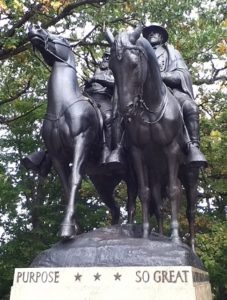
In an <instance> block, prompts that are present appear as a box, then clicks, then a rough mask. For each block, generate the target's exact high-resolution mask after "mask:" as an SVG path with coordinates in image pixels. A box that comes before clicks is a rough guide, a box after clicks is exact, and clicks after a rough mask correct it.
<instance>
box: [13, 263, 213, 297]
mask: <svg viewBox="0 0 227 300" xmlns="http://www.w3.org/2000/svg"><path fill="white" fill-rule="evenodd" d="M31 299H32V300H40V299H42V300H50V299H54V300H62V299H67V300H75V299H77V300H90V299H91V300H106V299H113V300H115V299H118V300H125V299H135V300H137V299H143V300H150V299H152V300H166V299H168V300H182V299H184V300H212V297H211V290H210V284H209V281H208V275H207V273H206V272H204V271H201V270H199V269H195V268H192V267H175V266H173V267H88V268H83V267H78V268H75V267H73V268H30V269H29V268H27V269H16V270H15V275H14V284H13V287H12V290H11V298H10V300H31Z"/></svg>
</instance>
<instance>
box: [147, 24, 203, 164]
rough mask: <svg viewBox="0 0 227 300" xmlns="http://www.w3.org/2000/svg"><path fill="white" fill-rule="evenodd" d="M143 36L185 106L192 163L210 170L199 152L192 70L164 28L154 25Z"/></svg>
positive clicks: (172, 89)
mask: <svg viewBox="0 0 227 300" xmlns="http://www.w3.org/2000/svg"><path fill="white" fill-rule="evenodd" d="M142 33H143V36H144V37H145V38H146V39H147V40H148V41H149V42H150V44H151V45H152V47H153V49H154V52H155V55H156V57H157V60H158V64H159V67H160V71H161V78H162V80H163V82H164V83H165V84H166V86H167V87H168V88H170V90H171V92H172V93H173V95H174V96H175V98H176V99H177V100H178V101H179V104H180V106H181V109H182V113H183V118H184V122H185V125H186V128H185V129H186V130H187V133H188V142H187V148H186V149H185V150H186V152H187V158H188V163H190V164H193V165H197V166H199V167H206V166H207V161H206V159H205V157H204V155H203V154H202V153H201V152H200V150H199V110H198V106H197V104H196V102H195V100H194V94H193V88H192V79H191V75H190V73H189V71H188V68H187V66H186V64H185V62H184V60H183V58H182V56H181V54H180V53H179V51H178V50H176V49H175V48H174V47H173V46H172V45H170V44H168V43H167V41H168V37H169V35H168V32H167V30H166V29H165V28H164V27H163V26H161V25H159V24H152V25H150V26H147V27H145V28H143V31H142Z"/></svg>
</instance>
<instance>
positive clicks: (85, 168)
mask: <svg viewBox="0 0 227 300" xmlns="http://www.w3.org/2000/svg"><path fill="white" fill-rule="evenodd" d="M28 36H29V39H30V41H31V43H32V45H33V47H35V48H36V49H37V50H38V51H39V52H40V53H41V54H42V56H43V58H44V60H45V62H46V63H47V64H48V65H49V66H50V67H51V69H52V70H51V75H50V78H49V81H48V93H47V99H48V104H47V113H46V116H45V119H44V122H43V128H42V137H43V140H44V142H45V145H46V148H47V151H48V155H49V157H50V159H51V161H52V163H53V166H54V168H55V169H56V171H57V173H58V175H59V177H60V179H61V182H62V185H63V187H64V191H65V195H66V198H67V201H68V203H67V207H66V211H65V216H64V220H63V222H62V224H61V228H60V236H61V237H62V238H71V237H73V236H74V235H75V233H76V229H77V224H76V216H75V201H76V198H77V197H76V195H77V193H78V190H79V187H80V184H81V181H82V177H83V175H84V174H88V175H89V177H90V178H91V180H92V182H93V183H94V185H95V187H96V189H97V191H98V193H99V194H100V196H101V199H102V200H103V201H104V203H105V204H106V205H107V206H108V207H109V209H110V212H111V215H112V223H113V224H116V223H117V222H118V221H119V207H118V206H117V204H116V202H115V201H114V197H113V191H114V189H115V187H116V186H117V184H118V183H119V182H120V181H121V180H122V179H123V180H125V181H126V184H127V187H128V200H129V201H128V203H127V207H128V212H129V216H128V220H129V222H132V219H133V214H134V210H135V198H136V195H137V188H136V183H135V181H134V178H133V172H132V170H131V168H130V165H129V164H128V163H127V162H126V163H125V165H126V169H125V170H124V169H121V170H120V171H119V170H117V171H112V170H108V169H105V170H103V169H102V168H101V167H100V164H99V162H100V159H101V154H102V150H103V133H102V118H101V114H100V111H99V109H98V108H97V104H96V103H95V102H94V101H92V100H90V99H89V98H87V97H85V96H84V95H83V94H82V91H81V89H80V88H79V85H78V81H77V74H76V65H75V61H74V55H73V52H72V49H71V47H70V44H69V43H68V41H67V40H66V39H64V38H62V37H60V36H58V35H54V34H51V33H49V32H48V31H47V30H44V29H42V28H40V27H38V26H36V27H31V28H30V29H29V33H28ZM34 162H35V163H36V162H37V161H36V160H34Z"/></svg>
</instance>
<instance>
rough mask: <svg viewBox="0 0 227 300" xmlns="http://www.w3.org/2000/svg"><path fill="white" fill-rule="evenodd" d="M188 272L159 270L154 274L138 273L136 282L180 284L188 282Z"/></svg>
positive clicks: (147, 272)
mask: <svg viewBox="0 0 227 300" xmlns="http://www.w3.org/2000/svg"><path fill="white" fill-rule="evenodd" d="M188 273H189V271H188V270H182V271H176V270H168V271H165V270H157V271H155V272H153V273H151V272H149V271H146V270H145V271H136V282H137V283H139V282H145V283H148V282H152V281H153V282H156V283H179V282H184V283H187V282H188Z"/></svg>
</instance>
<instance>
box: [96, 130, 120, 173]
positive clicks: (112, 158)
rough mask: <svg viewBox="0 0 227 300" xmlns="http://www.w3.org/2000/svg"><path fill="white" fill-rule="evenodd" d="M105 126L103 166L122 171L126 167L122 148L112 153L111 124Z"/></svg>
mask: <svg viewBox="0 0 227 300" xmlns="http://www.w3.org/2000/svg"><path fill="white" fill-rule="evenodd" d="M105 125H106V126H105V130H104V146H103V152H102V159H101V166H104V167H107V168H109V169H112V170H113V169H122V167H123V166H124V163H123V161H124V160H123V154H122V153H123V151H122V147H120V146H119V147H117V148H116V149H114V150H112V151H111V150H110V149H111V142H112V127H111V124H105Z"/></svg>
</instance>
